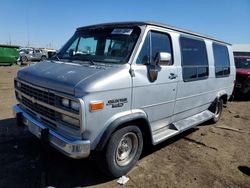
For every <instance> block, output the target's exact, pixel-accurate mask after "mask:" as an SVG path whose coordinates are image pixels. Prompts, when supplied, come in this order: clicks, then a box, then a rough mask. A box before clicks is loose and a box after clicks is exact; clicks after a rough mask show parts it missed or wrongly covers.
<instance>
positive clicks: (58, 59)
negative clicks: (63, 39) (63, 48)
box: [51, 53, 61, 61]
mask: <svg viewBox="0 0 250 188" xmlns="http://www.w3.org/2000/svg"><path fill="white" fill-rule="evenodd" d="M54 58H56V60H57V61H61V59H60V58H59V57H58V54H57V53H55V54H54V55H53V56H52V57H51V59H54Z"/></svg>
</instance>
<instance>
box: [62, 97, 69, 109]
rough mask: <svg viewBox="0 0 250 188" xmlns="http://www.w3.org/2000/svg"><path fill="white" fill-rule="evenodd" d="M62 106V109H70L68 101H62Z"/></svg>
mask: <svg viewBox="0 0 250 188" xmlns="http://www.w3.org/2000/svg"><path fill="white" fill-rule="evenodd" d="M62 105H63V106H64V107H67V108H69V107H70V106H69V99H62Z"/></svg>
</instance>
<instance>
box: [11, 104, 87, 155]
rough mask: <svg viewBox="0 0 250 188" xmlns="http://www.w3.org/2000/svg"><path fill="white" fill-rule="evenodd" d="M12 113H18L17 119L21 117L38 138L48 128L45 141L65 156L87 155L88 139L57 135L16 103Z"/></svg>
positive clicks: (41, 136)
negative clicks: (70, 138) (73, 138)
mask: <svg viewBox="0 0 250 188" xmlns="http://www.w3.org/2000/svg"><path fill="white" fill-rule="evenodd" d="M13 113H14V115H15V116H16V115H17V114H19V117H20V116H21V118H19V121H20V119H21V121H22V123H23V124H24V125H26V126H27V127H28V130H29V131H30V132H31V133H32V134H33V135H35V136H36V137H38V138H39V139H41V138H43V139H44V136H43V135H42V134H43V132H45V131H43V130H48V134H47V135H46V139H47V142H48V143H50V145H52V146H53V147H54V148H56V149H57V150H59V151H60V152H62V153H63V154H65V155H66V156H68V157H71V158H75V159H79V158H86V157H88V156H89V154H90V141H89V140H69V139H67V138H65V137H63V136H61V135H59V134H58V133H57V132H55V131H53V130H51V129H48V127H47V126H46V125H45V124H43V123H41V122H39V121H37V120H36V119H34V118H33V117H32V116H30V115H29V114H28V113H26V112H25V111H24V110H23V109H22V108H20V106H19V105H18V104H17V105H14V106H13Z"/></svg>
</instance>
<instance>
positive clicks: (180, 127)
mask: <svg viewBox="0 0 250 188" xmlns="http://www.w3.org/2000/svg"><path fill="white" fill-rule="evenodd" d="M213 116H214V114H213V113H212V112H210V111H209V110H205V111H203V112H201V113H199V114H196V115H193V116H191V117H188V118H186V119H183V120H180V121H177V122H174V123H172V124H170V125H168V126H166V127H163V128H161V129H158V130H156V131H154V132H153V144H158V143H159V142H162V141H164V140H166V139H168V138H171V137H173V136H175V135H177V134H180V133H181V132H183V131H185V130H187V129H190V128H192V127H194V126H196V125H199V124H201V123H203V122H205V121H207V120H209V119H211V118H212V117H213Z"/></svg>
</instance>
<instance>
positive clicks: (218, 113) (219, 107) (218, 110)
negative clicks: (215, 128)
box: [211, 99, 223, 123]
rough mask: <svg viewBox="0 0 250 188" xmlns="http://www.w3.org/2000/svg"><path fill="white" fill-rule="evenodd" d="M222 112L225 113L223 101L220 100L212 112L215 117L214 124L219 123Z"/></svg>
mask: <svg viewBox="0 0 250 188" xmlns="http://www.w3.org/2000/svg"><path fill="white" fill-rule="evenodd" d="M222 111H223V100H222V99H218V100H217V101H216V104H215V106H214V108H213V110H212V112H213V113H214V117H213V118H212V119H211V121H212V123H217V122H218V121H219V120H220V117H221V114H222Z"/></svg>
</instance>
